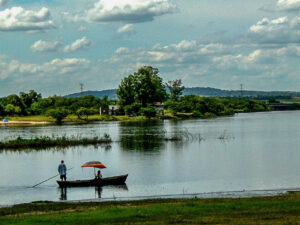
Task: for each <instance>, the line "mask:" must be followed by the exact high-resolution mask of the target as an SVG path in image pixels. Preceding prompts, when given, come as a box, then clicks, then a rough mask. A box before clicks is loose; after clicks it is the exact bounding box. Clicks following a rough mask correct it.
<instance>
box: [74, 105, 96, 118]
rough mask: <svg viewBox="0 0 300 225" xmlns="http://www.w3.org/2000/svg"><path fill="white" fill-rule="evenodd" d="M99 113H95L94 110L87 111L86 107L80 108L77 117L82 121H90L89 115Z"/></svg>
mask: <svg viewBox="0 0 300 225" xmlns="http://www.w3.org/2000/svg"><path fill="white" fill-rule="evenodd" d="M97 113H98V111H95V110H93V109H87V108H84V107H80V109H78V110H77V111H76V115H77V117H78V119H81V120H88V119H89V115H94V114H97Z"/></svg>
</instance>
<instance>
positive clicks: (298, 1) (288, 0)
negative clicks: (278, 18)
mask: <svg viewBox="0 0 300 225" xmlns="http://www.w3.org/2000/svg"><path fill="white" fill-rule="evenodd" d="M277 7H278V8H279V9H281V10H300V0H278V2H277Z"/></svg>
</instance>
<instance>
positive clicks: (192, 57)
mask: <svg viewBox="0 0 300 225" xmlns="http://www.w3.org/2000/svg"><path fill="white" fill-rule="evenodd" d="M231 48H232V47H231ZM228 52H230V47H229V46H226V45H223V44H220V43H212V44H201V43H198V42H197V41H193V40H192V41H187V40H183V41H181V42H179V43H177V44H171V45H166V46H162V45H161V44H156V45H154V46H153V47H152V48H151V49H149V50H146V49H144V48H136V49H128V48H124V47H121V48H118V49H117V50H116V51H115V53H114V55H113V56H112V58H111V59H110V60H111V61H112V62H118V61H119V62H125V61H128V60H130V59H134V60H135V61H136V62H137V63H144V64H151V63H167V64H170V65H171V64H194V63H203V62H205V61H206V60H207V58H209V57H210V56H212V55H222V54H226V53H228Z"/></svg>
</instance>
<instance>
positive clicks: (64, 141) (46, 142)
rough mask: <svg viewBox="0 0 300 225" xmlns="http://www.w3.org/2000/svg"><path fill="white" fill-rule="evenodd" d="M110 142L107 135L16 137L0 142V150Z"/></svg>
mask: <svg viewBox="0 0 300 225" xmlns="http://www.w3.org/2000/svg"><path fill="white" fill-rule="evenodd" d="M111 142H112V140H111V138H110V136H109V135H108V134H104V136H103V137H92V138H88V137H83V138H82V137H79V136H78V137H75V136H72V137H67V136H61V137H48V136H42V137H35V138H30V139H25V138H21V137H18V138H17V139H14V140H9V141H4V142H0V150H3V149H16V150H18V149H31V148H33V149H46V148H50V147H69V146H77V145H99V144H109V143H111Z"/></svg>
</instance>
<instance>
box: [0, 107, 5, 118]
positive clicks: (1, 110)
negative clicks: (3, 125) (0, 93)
mask: <svg viewBox="0 0 300 225" xmlns="http://www.w3.org/2000/svg"><path fill="white" fill-rule="evenodd" d="M4 115H5V111H4V108H3V106H2V105H1V104H0V116H4Z"/></svg>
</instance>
